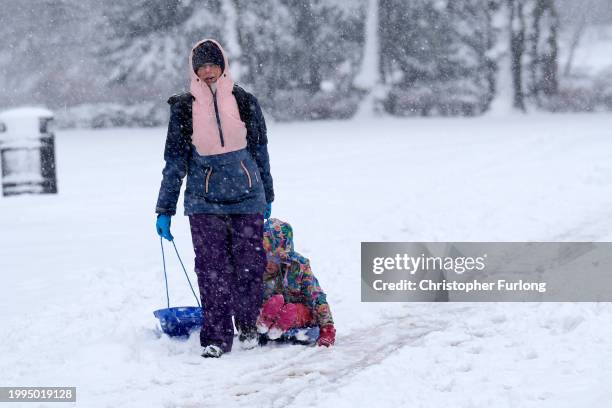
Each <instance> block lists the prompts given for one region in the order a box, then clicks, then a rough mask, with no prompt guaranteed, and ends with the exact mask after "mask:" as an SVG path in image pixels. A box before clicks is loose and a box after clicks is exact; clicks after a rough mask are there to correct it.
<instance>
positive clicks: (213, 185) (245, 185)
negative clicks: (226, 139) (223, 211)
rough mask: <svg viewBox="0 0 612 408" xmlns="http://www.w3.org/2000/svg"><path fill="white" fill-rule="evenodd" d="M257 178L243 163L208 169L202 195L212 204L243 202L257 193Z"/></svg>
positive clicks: (221, 165) (220, 165) (238, 162)
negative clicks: (255, 187)
mask: <svg viewBox="0 0 612 408" xmlns="http://www.w3.org/2000/svg"><path fill="white" fill-rule="evenodd" d="M254 184H255V178H254V175H253V174H251V171H249V169H248V166H246V165H245V163H244V162H243V161H237V162H232V163H226V164H219V165H215V166H210V167H207V168H206V170H205V175H204V185H203V186H202V190H201V191H202V195H203V196H204V199H205V200H206V201H208V202H211V203H218V204H233V203H239V202H242V201H244V200H246V199H248V198H250V197H252V196H253V195H254V193H255V189H254Z"/></svg>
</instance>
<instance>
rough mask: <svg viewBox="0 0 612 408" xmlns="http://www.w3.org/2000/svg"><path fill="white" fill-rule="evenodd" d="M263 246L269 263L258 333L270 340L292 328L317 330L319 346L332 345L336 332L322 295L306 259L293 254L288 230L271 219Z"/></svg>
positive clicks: (278, 221) (285, 226)
mask: <svg viewBox="0 0 612 408" xmlns="http://www.w3.org/2000/svg"><path fill="white" fill-rule="evenodd" d="M263 246H264V249H265V251H266V255H267V258H268V263H267V266H266V271H265V273H264V278H263V279H264V304H263V307H262V310H261V312H260V314H259V318H258V319H257V330H258V331H259V333H261V334H267V336H268V338H269V339H271V340H275V339H278V338H279V337H280V336H281V335H282V334H283V333H284V332H286V331H287V330H289V329H292V328H300V327H308V326H319V338H318V340H317V344H318V345H319V346H325V347H329V346H331V345H333V344H334V342H335V338H336V329H335V328H334V321H333V319H332V315H331V311H330V310H329V305H328V304H327V299H326V296H325V293H324V292H323V290H322V289H321V287H320V286H319V282H318V281H317V278H316V277H315V276H314V274H313V273H312V271H311V270H310V263H309V261H308V259H307V258H304V257H303V256H302V255H300V254H298V253H297V252H295V251H294V250H293V230H292V229H291V226H290V225H289V224H288V223H286V222H283V221H281V220H278V219H276V218H270V219H269V220H268V221H267V222H266V224H265V226H264V239H263Z"/></svg>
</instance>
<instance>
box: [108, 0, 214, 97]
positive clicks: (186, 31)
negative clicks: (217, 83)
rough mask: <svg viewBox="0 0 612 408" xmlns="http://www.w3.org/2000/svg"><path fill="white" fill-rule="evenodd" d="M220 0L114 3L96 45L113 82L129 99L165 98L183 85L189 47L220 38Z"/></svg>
mask: <svg viewBox="0 0 612 408" xmlns="http://www.w3.org/2000/svg"><path fill="white" fill-rule="evenodd" d="M222 23H223V15H222V13H221V7H220V2H219V1H218V0H198V1H195V0H194V1H190V0H168V1H163V2H158V1H153V0H132V1H130V2H125V3H111V4H109V5H108V8H107V10H106V12H105V19H104V23H103V28H104V29H105V32H106V38H107V41H105V42H103V43H102V45H101V47H99V49H98V54H99V56H100V57H101V58H102V59H103V60H104V61H105V63H106V65H107V66H108V67H109V68H110V76H109V78H108V79H109V83H110V84H111V85H114V86H115V88H120V89H122V90H123V98H124V99H126V100H128V101H140V100H142V99H164V98H166V97H167V96H168V95H169V94H172V93H174V92H177V91H180V90H181V89H185V87H186V82H187V78H188V76H187V73H188V66H187V65H188V58H189V50H191V48H192V47H193V45H194V44H195V43H196V42H197V41H198V40H200V39H202V38H205V37H206V38H217V39H219V40H222V36H221V33H222Z"/></svg>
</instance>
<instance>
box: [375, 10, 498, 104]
mask: <svg viewBox="0 0 612 408" xmlns="http://www.w3.org/2000/svg"><path fill="white" fill-rule="evenodd" d="M495 8H496V3H495V2H492V1H485V0H415V1H406V0H381V2H380V24H381V59H382V73H383V76H384V78H385V82H386V83H387V84H388V85H390V87H391V89H390V93H389V96H388V98H387V100H386V101H385V107H386V109H387V110H388V111H389V112H390V113H393V114H398V115H407V114H420V115H429V114H434V113H440V114H445V115H447V114H448V115H452V114H464V115H473V114H477V113H481V112H483V111H485V110H486V109H487V108H488V106H489V104H490V102H491V100H492V97H493V93H494V89H495V88H494V74H495V69H496V67H495V63H494V61H492V59H491V58H490V55H489V54H490V50H491V48H492V47H493V45H494V34H495V33H494V31H493V29H492V24H491V20H492V14H493V12H494V10H495Z"/></svg>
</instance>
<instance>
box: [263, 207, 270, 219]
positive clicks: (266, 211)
mask: <svg viewBox="0 0 612 408" xmlns="http://www.w3.org/2000/svg"><path fill="white" fill-rule="evenodd" d="M263 216H264V220H267V219H268V218H270V217H271V216H272V203H268V205H267V206H266V210H265V211H264V214H263Z"/></svg>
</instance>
